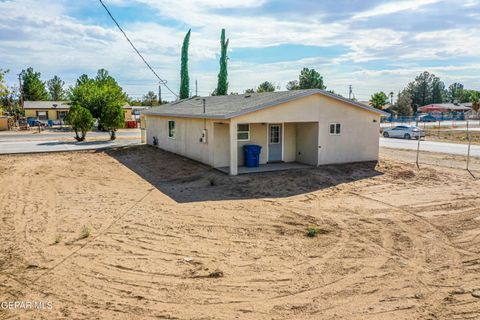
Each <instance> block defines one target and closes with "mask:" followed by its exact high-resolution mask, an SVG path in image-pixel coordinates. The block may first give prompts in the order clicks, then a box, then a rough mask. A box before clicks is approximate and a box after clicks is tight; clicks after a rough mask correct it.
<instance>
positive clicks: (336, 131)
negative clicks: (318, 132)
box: [330, 123, 341, 136]
mask: <svg viewBox="0 0 480 320" xmlns="http://www.w3.org/2000/svg"><path fill="white" fill-rule="evenodd" d="M340 130H341V125H340V123H330V134H331V135H336V136H338V135H340Z"/></svg>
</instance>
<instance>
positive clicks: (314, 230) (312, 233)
mask: <svg viewBox="0 0 480 320" xmlns="http://www.w3.org/2000/svg"><path fill="white" fill-rule="evenodd" d="M319 232H320V230H318V228H315V227H309V228H307V237H309V238H314V237H316V236H317V235H318V233H319Z"/></svg>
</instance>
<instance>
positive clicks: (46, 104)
mask: <svg viewBox="0 0 480 320" xmlns="http://www.w3.org/2000/svg"><path fill="white" fill-rule="evenodd" d="M23 108H24V109H70V102H69V101H25V102H24V103H23ZM131 108H132V107H131V106H130V105H129V104H128V103H127V104H125V105H124V106H123V109H131Z"/></svg>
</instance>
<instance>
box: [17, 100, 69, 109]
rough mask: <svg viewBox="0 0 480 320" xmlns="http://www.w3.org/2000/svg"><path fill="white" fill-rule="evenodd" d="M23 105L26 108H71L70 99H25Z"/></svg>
mask: <svg viewBox="0 0 480 320" xmlns="http://www.w3.org/2000/svg"><path fill="white" fill-rule="evenodd" d="M23 107H24V108H25V109H52V108H59V109H60V108H63V109H69V108H70V105H69V104H68V101H25V102H24V103H23Z"/></svg>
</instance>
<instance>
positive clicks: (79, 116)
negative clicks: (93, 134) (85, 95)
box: [65, 105, 95, 141]
mask: <svg viewBox="0 0 480 320" xmlns="http://www.w3.org/2000/svg"><path fill="white" fill-rule="evenodd" d="M65 123H66V124H68V125H70V126H72V129H73V131H75V139H76V140H77V141H83V140H85V136H86V135H87V131H89V130H91V129H92V128H93V126H94V124H95V123H94V121H93V117H92V114H91V113H90V111H88V110H87V109H85V108H82V107H80V106H78V105H73V106H72V107H71V108H70V111H69V112H68V114H67V116H66V117H65ZM79 132H80V135H79Z"/></svg>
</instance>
